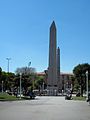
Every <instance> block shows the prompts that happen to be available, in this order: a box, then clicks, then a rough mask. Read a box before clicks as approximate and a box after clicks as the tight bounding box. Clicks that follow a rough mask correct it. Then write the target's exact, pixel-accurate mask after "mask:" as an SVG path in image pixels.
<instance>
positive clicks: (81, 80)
mask: <svg viewBox="0 0 90 120" xmlns="http://www.w3.org/2000/svg"><path fill="white" fill-rule="evenodd" d="M86 71H88V73H90V65H89V64H88V63H84V64H79V65H77V66H76V67H74V69H73V73H74V75H75V78H76V80H77V81H78V84H79V85H80V94H81V96H83V90H86ZM89 78H90V75H89Z"/></svg>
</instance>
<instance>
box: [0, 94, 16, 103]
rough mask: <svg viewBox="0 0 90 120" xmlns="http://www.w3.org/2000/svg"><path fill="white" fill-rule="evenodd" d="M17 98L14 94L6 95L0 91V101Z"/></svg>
mask: <svg viewBox="0 0 90 120" xmlns="http://www.w3.org/2000/svg"><path fill="white" fill-rule="evenodd" d="M13 100H18V98H16V97H15V96H12V95H8V94H7V93H0V101H13Z"/></svg>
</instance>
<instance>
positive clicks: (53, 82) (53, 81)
mask: <svg viewBox="0 0 90 120" xmlns="http://www.w3.org/2000/svg"><path fill="white" fill-rule="evenodd" d="M49 39H50V40H49V66H48V80H47V89H48V95H56V94H57V90H58V89H57V41H56V25H55V22H54V21H53V22H52V24H51V26H50V38H49Z"/></svg>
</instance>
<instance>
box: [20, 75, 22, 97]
mask: <svg viewBox="0 0 90 120" xmlns="http://www.w3.org/2000/svg"><path fill="white" fill-rule="evenodd" d="M21 78H22V73H20V99H21Z"/></svg>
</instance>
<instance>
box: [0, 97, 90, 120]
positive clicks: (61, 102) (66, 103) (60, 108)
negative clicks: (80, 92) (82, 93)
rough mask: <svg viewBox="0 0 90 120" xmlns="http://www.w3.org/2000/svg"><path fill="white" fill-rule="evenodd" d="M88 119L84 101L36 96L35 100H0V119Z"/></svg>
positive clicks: (89, 112) (89, 109)
mask: <svg viewBox="0 0 90 120" xmlns="http://www.w3.org/2000/svg"><path fill="white" fill-rule="evenodd" d="M7 119H8V120H90V106H89V105H88V103H87V102H86V101H74V100H65V97H59V96H57V97H55V96H37V97H36V99H35V100H22V101H12V102H9V101H8V102H0V120H7Z"/></svg>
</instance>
